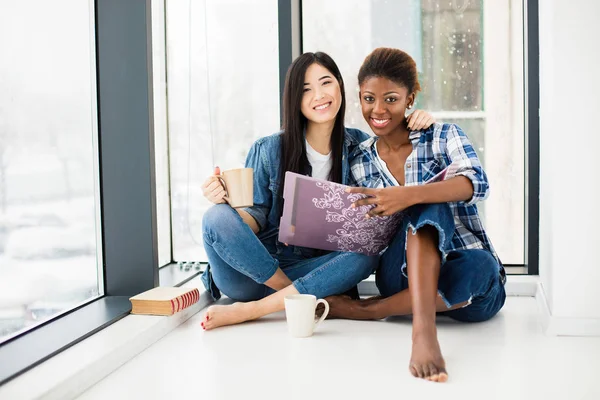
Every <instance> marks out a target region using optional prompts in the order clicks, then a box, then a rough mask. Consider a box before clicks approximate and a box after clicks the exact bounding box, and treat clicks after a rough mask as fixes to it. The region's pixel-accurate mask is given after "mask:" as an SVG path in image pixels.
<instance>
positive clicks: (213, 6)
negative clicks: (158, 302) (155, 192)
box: [166, 0, 279, 261]
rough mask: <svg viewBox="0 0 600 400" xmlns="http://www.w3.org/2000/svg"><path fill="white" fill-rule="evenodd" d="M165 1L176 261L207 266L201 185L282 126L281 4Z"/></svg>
mask: <svg viewBox="0 0 600 400" xmlns="http://www.w3.org/2000/svg"><path fill="white" fill-rule="evenodd" d="M166 4H167V10H166V15H167V80H168V82H169V94H168V115H169V121H168V126H169V146H170V155H171V157H170V168H171V207H172V230H173V252H174V259H175V260H178V261H179V260H182V261H185V260H196V261H205V260H206V255H205V253H204V248H203V242H202V215H203V213H204V211H205V210H206V209H207V208H208V207H209V206H210V204H209V203H208V201H206V200H205V199H204V197H203V196H202V190H201V185H202V183H203V182H204V180H205V179H206V178H207V177H208V176H209V175H210V174H212V171H213V167H214V166H215V165H218V166H220V167H221V170H225V169H229V168H239V167H241V166H243V165H244V161H245V158H246V154H247V153H248V150H249V148H250V146H251V145H252V143H253V141H254V140H256V139H257V138H259V137H261V136H265V135H268V134H271V133H274V132H276V131H277V130H278V127H279V48H278V30H277V1H276V0H254V1H248V0H207V1H192V2H187V1H186V2H182V1H178V0H168V1H167V3H166Z"/></svg>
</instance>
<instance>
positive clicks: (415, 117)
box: [406, 110, 435, 131]
mask: <svg viewBox="0 0 600 400" xmlns="http://www.w3.org/2000/svg"><path fill="white" fill-rule="evenodd" d="M406 122H407V123H408V129H410V130H411V131H419V130H421V129H427V128H429V127H430V126H431V125H433V124H434V123H435V118H433V116H432V115H431V114H429V113H428V112H427V111H423V110H415V111H414V112H413V113H412V114H410V115H409V116H408V117H406Z"/></svg>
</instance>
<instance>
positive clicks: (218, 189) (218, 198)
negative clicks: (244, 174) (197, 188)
mask: <svg viewBox="0 0 600 400" xmlns="http://www.w3.org/2000/svg"><path fill="white" fill-rule="evenodd" d="M220 176H221V169H220V168H219V167H215V171H214V173H213V175H212V176H209V177H208V179H206V181H204V183H203V184H202V194H203V195H204V197H206V199H207V200H208V201H210V202H211V203H213V204H223V203H226V200H227V192H226V191H225V188H224V187H223V184H222V183H221V180H220V179H219V177H220Z"/></svg>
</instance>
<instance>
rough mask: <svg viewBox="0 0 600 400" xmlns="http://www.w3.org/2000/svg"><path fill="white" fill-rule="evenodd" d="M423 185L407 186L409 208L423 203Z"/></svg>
mask: <svg viewBox="0 0 600 400" xmlns="http://www.w3.org/2000/svg"><path fill="white" fill-rule="evenodd" d="M424 188H425V186H424V185H416V186H409V187H408V188H407V189H408V190H409V201H410V204H411V206H414V205H417V204H423V203H425V193H424Z"/></svg>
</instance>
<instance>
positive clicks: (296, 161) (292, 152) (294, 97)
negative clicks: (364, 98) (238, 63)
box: [279, 52, 346, 194]
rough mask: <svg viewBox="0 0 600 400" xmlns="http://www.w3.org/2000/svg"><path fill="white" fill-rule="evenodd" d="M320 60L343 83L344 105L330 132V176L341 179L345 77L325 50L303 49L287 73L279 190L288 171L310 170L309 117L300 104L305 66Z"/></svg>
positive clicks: (305, 172) (318, 62)
mask: <svg viewBox="0 0 600 400" xmlns="http://www.w3.org/2000/svg"><path fill="white" fill-rule="evenodd" d="M314 63H317V64H319V65H320V66H322V67H323V68H327V69H328V70H329V72H331V74H333V76H334V77H335V79H337V81H338V84H339V86H340V91H341V92H342V93H341V99H342V101H341V103H342V104H341V105H340V110H339V111H338V113H337V116H336V118H335V124H334V125H333V131H332V132H331V142H330V144H331V172H329V180H330V181H333V182H338V183H341V182H342V149H343V145H344V135H345V128H344V116H345V113H346V94H345V91H344V80H343V79H342V74H341V73H340V70H339V68H338V66H337V65H336V64H335V61H333V59H332V58H331V57H330V56H329V55H327V54H325V53H323V52H316V53H304V54H302V55H301V56H300V57H298V58H296V59H295V60H294V62H293V63H292V65H290V67H289V68H288V71H287V74H286V77H285V88H284V90H283V126H282V130H283V134H282V135H281V167H282V168H281V172H280V173H281V176H280V177H279V181H280V182H281V185H280V189H279V193H280V194H281V193H282V191H283V186H284V183H285V173H286V171H291V172H296V173H298V174H303V175H304V174H307V173H308V167H309V163H308V158H307V157H306V146H305V143H304V140H305V138H304V129H305V127H306V123H307V120H306V117H305V116H304V115H303V114H302V111H301V104H302V96H303V93H304V79H305V75H306V70H307V69H308V67H310V66H311V65H312V64H314Z"/></svg>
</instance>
